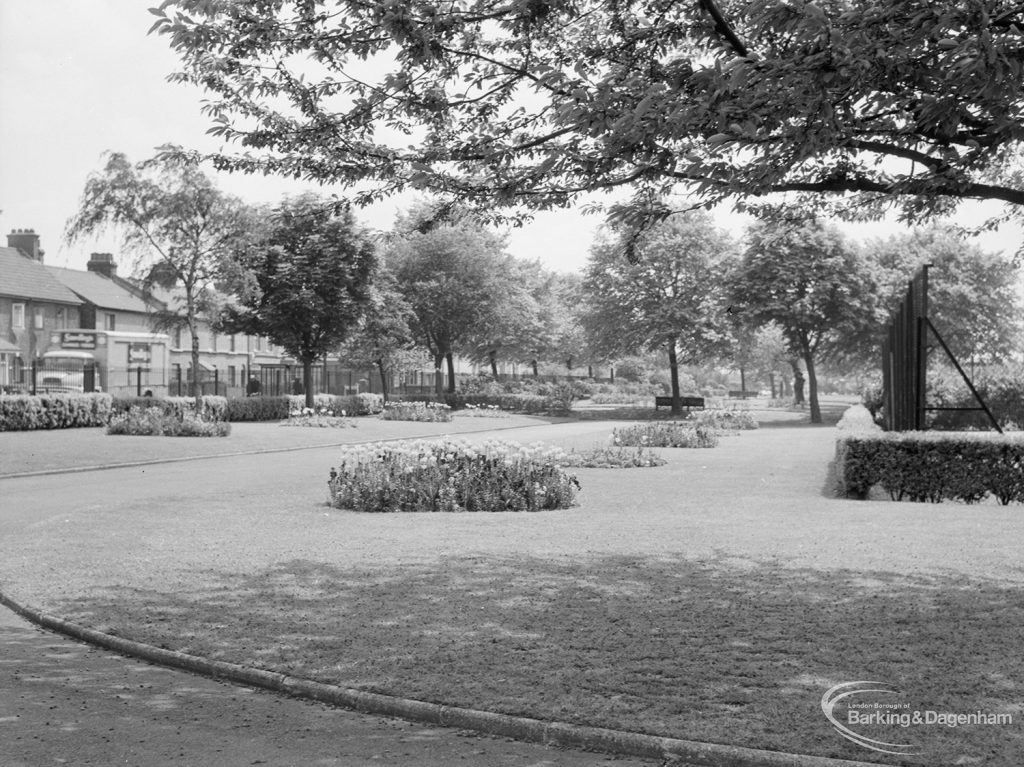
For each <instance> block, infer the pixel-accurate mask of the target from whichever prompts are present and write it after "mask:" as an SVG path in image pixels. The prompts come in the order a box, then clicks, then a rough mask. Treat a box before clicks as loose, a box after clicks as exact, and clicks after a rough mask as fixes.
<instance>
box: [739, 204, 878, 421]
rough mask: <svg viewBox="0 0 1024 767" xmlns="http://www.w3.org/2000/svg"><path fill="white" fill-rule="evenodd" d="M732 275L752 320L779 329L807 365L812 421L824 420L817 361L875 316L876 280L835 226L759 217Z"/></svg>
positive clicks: (837, 349) (745, 312)
mask: <svg viewBox="0 0 1024 767" xmlns="http://www.w3.org/2000/svg"><path fill="white" fill-rule="evenodd" d="M746 242H747V245H746V249H745V251H744V254H743V259H742V261H741V262H740V264H739V265H738V266H737V268H736V271H735V272H734V273H733V275H732V276H731V278H730V281H731V286H732V294H733V302H734V305H735V308H736V311H738V312H741V313H742V315H743V317H744V318H745V321H746V322H747V323H748V324H750V325H758V326H760V325H768V324H769V323H774V324H775V325H777V326H778V327H779V329H780V330H781V332H782V334H783V336H784V337H785V339H786V343H787V345H788V347H789V349H790V351H792V352H793V353H794V354H795V355H797V356H799V357H800V359H802V360H803V362H804V366H805V367H806V369H807V382H808V395H809V401H810V411H811V423H821V407H820V405H819V403H818V383H817V371H816V367H815V365H816V363H817V362H818V361H819V360H820V359H821V358H822V357H828V356H829V355H830V354H838V353H840V352H841V351H842V350H843V348H844V343H846V342H847V340H848V339H849V338H850V337H851V335H852V334H854V333H856V332H857V331H860V330H861V329H862V328H864V327H866V326H871V325H874V324H876V322H877V319H876V317H877V306H876V300H875V298H876V297H875V288H874V282H873V280H872V278H871V275H870V272H869V271H868V270H867V269H866V268H865V266H864V263H863V261H862V260H861V259H860V258H859V257H858V256H857V254H856V253H855V252H854V251H853V249H852V248H851V247H850V246H849V245H848V244H847V243H846V240H845V238H844V237H843V235H842V234H841V233H840V232H839V230H838V229H837V228H836V227H835V226H827V225H824V224H822V223H821V222H820V221H817V220H815V219H795V220H786V219H785V218H782V217H779V218H777V219H775V220H773V221H771V222H758V223H756V224H754V225H753V226H751V227H750V228H749V229H748V231H747V237H746Z"/></svg>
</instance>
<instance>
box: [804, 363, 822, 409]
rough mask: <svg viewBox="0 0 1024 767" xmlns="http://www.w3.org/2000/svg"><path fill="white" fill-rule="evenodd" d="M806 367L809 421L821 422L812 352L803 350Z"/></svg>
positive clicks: (816, 376) (816, 377)
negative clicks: (809, 410) (809, 409)
mask: <svg viewBox="0 0 1024 767" xmlns="http://www.w3.org/2000/svg"><path fill="white" fill-rule="evenodd" d="M804 365H805V366H806V367H807V394H808V397H809V399H810V403H811V423H821V406H820V405H819V404H818V375H817V373H816V372H815V370H814V354H813V353H811V352H810V351H805V352H804Z"/></svg>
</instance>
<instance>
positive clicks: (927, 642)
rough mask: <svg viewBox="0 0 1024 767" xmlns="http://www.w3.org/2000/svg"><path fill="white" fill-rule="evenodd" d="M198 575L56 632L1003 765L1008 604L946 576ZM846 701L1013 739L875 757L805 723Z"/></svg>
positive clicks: (401, 688)
mask: <svg viewBox="0 0 1024 767" xmlns="http://www.w3.org/2000/svg"><path fill="white" fill-rule="evenodd" d="M204 575H205V576H207V577H205V578H204V580H205V582H206V584H207V585H206V586H203V587H197V589H196V590H194V591H193V592H192V593H188V594H180V593H163V592H154V591H140V590H134V589H127V588H124V589H116V590H112V591H109V592H107V593H105V594H102V595H96V596H94V597H92V598H91V599H89V600H86V601H81V600H78V601H74V602H69V603H67V604H65V605H63V607H62V612H63V613H64V614H66V615H68V616H69V617H71V618H72V619H78V620H81V621H83V622H86V623H89V624H91V625H100V626H101V627H102V628H106V629H108V630H114V631H115V632H118V633H124V634H128V635H130V636H132V637H133V638H137V639H141V640H143V641H152V642H154V643H156V644H163V645H168V644H169V645H170V646H172V647H174V649H178V650H182V651H184V652H189V653H196V654H200V655H206V656H209V657H214V658H220V659H225V660H230V661H233V662H241V663H251V664H254V665H258V666H262V667H266V668H272V669H276V670H280V671H284V672H287V673H291V674H294V675H297V676H301V677H309V678H315V679H319V680H322V681H327V682H332V683H336V684H340V685H344V686H348V687H356V688H361V689H367V690H374V691H377V692H383V693H391V694H397V695H402V696H405V697H413V698H419V699H422V700H430V701H436V702H443V703H447V704H450V705H457V706H469V707H474V708H483V709H488V710H493V711H501V712H506V713H510V714H521V715H527V716H536V717H542V718H550V719H556V720H562V721H571V722H577V723H583V724H589V725H595V726H606V727H614V728H623V729H630V730H634V731H639V732H647V733H654V734H658V735H666V736H673V737H681V738H687V739H693V740H701V741H707V742H714V743H729V744H733V745H740V746H747V747H752V748H767V749H773V750H782V751H788V752H797V753H806V754H817V755H822V756H832V757H842V758H847V759H857V760H865V761H879V762H882V763H885V764H910V765H919V764H922V765H923V764H929V765H930V764H936V763H939V762H941V763H944V764H957V763H961V764H984V765H1009V764H1013V763H1015V759H1016V758H1017V757H1019V755H1020V754H1021V753H1024V732H1022V728H1021V726H1020V718H1021V716H1022V710H1021V685H1022V680H1024V657H1022V655H1021V653H1020V634H1019V627H1020V626H1021V625H1024V598H1022V596H1021V594H1020V592H1019V590H1017V589H1013V588H1008V587H1004V586H1001V585H996V584H992V583H988V582H983V581H966V580H965V579H964V578H963V577H962V576H957V577H955V578H954V577H948V578H947V577H938V576H929V577H923V576H922V577H914V576H908V575H900V574H894V573H862V572H853V571H823V570H817V569H815V570H809V569H790V568H786V567H784V566H781V565H779V564H778V563H773V562H766V563H761V564H757V565H751V566H746V567H737V566H735V565H734V564H732V563H730V562H726V561H717V560H713V561H692V560H688V559H684V558H677V557H671V558H658V559H654V558H650V559H647V558H637V557H604V558H589V559H588V558H581V559H580V560H579V561H568V560H558V561H556V560H550V559H538V558H528V557H511V556H509V557H504V558H501V559H491V558H488V559H483V558H458V559H446V560H442V561H440V562H439V563H437V564H436V565H430V566H419V567H404V568H395V567H393V566H392V567H390V568H381V569H377V570H373V569H343V568H337V567H330V566H326V565H323V564H318V563H313V562H308V561H303V560H294V561H290V562H286V563H282V564H280V565H278V566H277V567H274V568H272V569H269V570H266V571H264V572H260V573H257V574H253V575H238V576H230V575H225V574H224V573H222V572H211V573H208V574H204ZM169 625H171V626H173V627H174V630H173V631H169V630H168V626H169ZM861 679H872V680H879V681H883V682H887V683H890V684H894V685H896V686H898V687H900V688H901V689H902V690H903V691H904V693H905V697H906V700H907V701H909V702H912V703H913V705H914V706H915V707H917V708H920V709H933V710H938V711H954V712H964V713H972V712H975V711H977V710H979V709H980V710H985V711H989V712H993V713H1007V712H1009V713H1011V714H1012V715H1013V719H1014V724H1013V726H1012V727H1006V726H1002V727H984V726H979V727H961V728H955V729H951V728H945V727H937V726H933V727H929V728H918V729H915V730H913V731H912V732H911V733H908V732H907V731H905V730H902V731H901V730H899V728H896V731H895V732H893V731H892V729H891V728H890V729H889V730H888V731H887V730H886V729H885V728H874V729H873V730H867V731H866V732H867V734H869V735H871V736H872V737H880V738H886V737H887V736H894V737H892V738H890V739H891V740H894V741H896V742H906V739H907V738H912V739H914V740H915V741H916V742H918V743H920V745H921V747H922V749H923V751H924V753H923V754H921V755H920V756H913V757H895V756H889V755H884V754H878V753H875V752H872V751H868V750H866V749H863V748H861V747H858V746H856V745H853V744H851V743H848V742H847V741H845V740H843V739H842V738H841V737H840V736H839V735H838V734H837V733H836V732H835V731H833V730H832V729H831V727H830V726H829V725H828V723H827V722H826V721H825V719H824V717H823V715H822V713H821V710H820V699H821V696H822V694H823V693H824V692H825V690H826V689H828V688H829V687H830V686H832V685H834V684H838V683H840V682H844V681H854V680H861ZM901 738H902V740H901Z"/></svg>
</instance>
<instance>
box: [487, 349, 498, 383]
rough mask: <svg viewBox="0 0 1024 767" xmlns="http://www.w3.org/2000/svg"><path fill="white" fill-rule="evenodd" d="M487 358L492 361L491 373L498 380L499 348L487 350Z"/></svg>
mask: <svg viewBox="0 0 1024 767" xmlns="http://www.w3.org/2000/svg"><path fill="white" fill-rule="evenodd" d="M487 359H488V360H489V361H490V363H491V375H492V376H494V380H495V381H497V380H498V350H497V349H491V350H490V351H488V352H487Z"/></svg>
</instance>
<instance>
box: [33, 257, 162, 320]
mask: <svg viewBox="0 0 1024 767" xmlns="http://www.w3.org/2000/svg"><path fill="white" fill-rule="evenodd" d="M46 268H47V269H48V270H49V271H50V274H52V275H53V276H54V277H56V278H57V279H58V280H59V281H60V282H61V283H62V284H63V285H66V286H67V287H68V288H70V289H71V290H73V291H74V292H75V293H77V294H78V295H79V296H81V297H82V298H83V299H85V300H86V301H88V302H89V303H90V304H95V305H96V306H98V307H99V308H101V309H115V310H119V311H123V312H140V313H145V312H149V311H152V308H151V307H150V306H148V305H147V304H146V302H145V301H144V300H142V298H140V297H139V296H138V295H137V294H135V293H133V292H132V291H131V290H129V289H128V288H126V287H124V286H123V285H120V284H118V283H117V282H116V281H114V280H112V279H110V278H109V277H106V276H104V275H102V274H99V273H97V272H83V271H80V270H78V269H65V268H63V267H60V266H48V267H46Z"/></svg>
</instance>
